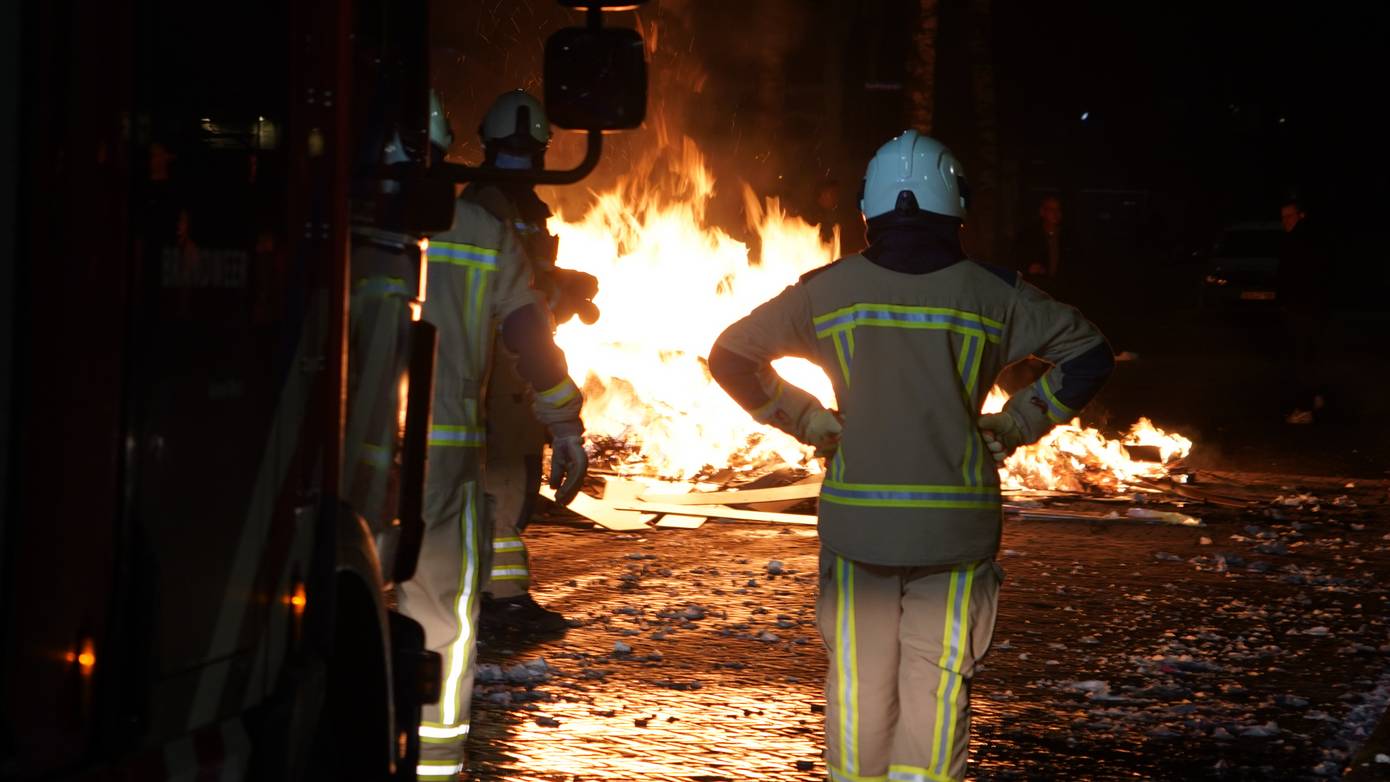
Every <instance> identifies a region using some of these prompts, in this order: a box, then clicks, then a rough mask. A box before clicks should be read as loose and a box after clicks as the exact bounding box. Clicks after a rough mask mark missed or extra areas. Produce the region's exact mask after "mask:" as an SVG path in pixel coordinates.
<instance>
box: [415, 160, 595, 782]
mask: <svg viewBox="0 0 1390 782" xmlns="http://www.w3.org/2000/svg"><path fill="white" fill-rule="evenodd" d="M439 141H440V142H442V143H441V144H440V146H441V147H442V148H440V149H438V150H436V152H437V154H442V153H443V151H444V149H445V148H447V145H448V143H449V142H450V141H452V134H449V135H447V136H446V137H444V138H442V139H440V140H439ZM427 260H428V264H427V268H428V272H427V273H428V279H427V290H428V296H427V297H426V299H425V304H424V313H423V317H424V319H425V320H427V321H429V322H430V323H432V324H434V325H435V327H436V328H437V329H438V331H439V348H438V358H437V361H436V368H435V383H434V398H433V416H432V420H431V423H430V433H429V466H428V470H427V472H426V478H425V510H424V516H425V539H424V543H423V546H422V550H421V552H420V559H419V565H418V567H417V570H416V574H415V577H414V578H413V579H412V580H410V581H407V582H405V583H404V584H402V585H401V587H400V590H399V595H400V608H401V610H402V611H403V612H404V613H405V614H407V615H408V616H410V617H412V618H413V619H415V620H416V621H418V622H419V623H420V624H421V625H423V626H424V628H425V645H426V647H428V648H429V649H432V650H434V651H437V652H439V653H440V654H441V655H442V656H443V660H444V670H443V687H442V692H441V695H440V700H439V703H438V704H436V705H433V706H426V707H425V710H424V719H423V720H422V722H421V726H420V739H421V753H420V754H421V760H420V767H419V769H418V777H419V779H420V780H431V781H433V780H441V781H442V780H452V779H454V778H455V777H457V775H458V773H459V772H460V770H461V769H462V767H463V759H464V748H465V745H466V742H467V739H468V730H469V704H470V701H471V699H472V697H473V677H474V672H475V669H476V656H475V652H476V642H477V625H478V610H479V606H478V601H479V597H480V593H481V587H482V585H483V581H484V580H485V574H486V572H487V571H486V568H487V567H488V566H489V564H490V563H489V560H490V558H491V546H490V543H491V539H492V534H491V529H490V527H491V523H492V519H491V514H490V513H489V512H488V510H487V507H486V503H485V501H484V495H483V492H482V489H481V486H480V482H481V479H482V475H481V472H482V463H483V447H484V435H485V422H484V414H483V409H482V403H483V390H484V388H485V384H486V379H487V371H488V369H489V365H490V363H491V362H492V356H493V347H494V341H495V339H497V338H499V336H500V340H501V342H502V344H504V345H505V346H506V347H507V349H508V350H509V351H511V352H512V353H513V354H514V355H516V356H517V359H516V368H517V372H518V373H519V374H520V376H521V377H523V378H524V379H525V380H526V382H527V383H529V384H530V385H531V387H532V388H534V389H536V394H535V404H534V410H533V412H534V414H535V416H536V418H537V419H538V420H539V421H540V422H541V423H542V424H544V425H545V426H546V427H547V428H548V429H549V432H550V436H551V440H552V456H551V468H550V485H551V487H552V488H555V489H556V490H557V491H556V498H557V500H558V501H559V502H560V503H561V504H567V503H568V502H569V501H570V500H571V499H573V498H574V495H575V494H577V493H578V491H579V487H580V485H581V483H582V482H583V478H584V473H585V471H586V469H587V466H588V461H587V458H586V456H585V454H584V446H583V442H582V435H583V424H582V422H581V421H580V418H579V411H580V408H581V406H582V404H583V397H582V395H581V393H580V391H579V388H578V387H577V386H575V384H574V382H573V381H572V380H570V378H569V372H568V370H567V368H566V366H565V357H564V354H563V353H562V352H561V351H560V350H559V348H557V347H556V346H555V343H554V341H553V339H552V335H551V329H550V319H549V315H548V314H547V313H546V311H545V309H544V308H543V307H542V306H540V305H539V304H538V303H537V301H536V298H535V292H534V291H533V290H532V289H531V287H530V265H529V262H528V261H527V260H526V258H525V255H524V251H523V249H522V247H521V246H520V245H519V244H518V243H517V239H516V236H515V234H514V232H513V230H512V228H511V226H508V225H506V224H505V223H503V222H501V221H499V220H498V219H497V218H495V217H493V216H492V215H491V214H489V213H488V212H487V210H485V209H483V208H482V207H481V206H479V205H477V204H475V203H473V202H471V201H469V200H467V199H462V198H460V199H458V200H457V201H456V202H455V204H454V221H453V225H452V227H451V228H450V229H449V230H448V231H446V232H445V233H442V234H438V235H435V236H432V237H430V240H429V247H428V250H427Z"/></svg>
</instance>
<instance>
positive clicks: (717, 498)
mask: <svg viewBox="0 0 1390 782" xmlns="http://www.w3.org/2000/svg"><path fill="white" fill-rule="evenodd" d="M819 496H820V481H819V480H817V481H816V482H814V483H794V484H792V485H790V486H778V487H776V488H773V489H743V490H741V491H740V490H738V489H735V490H733V491H704V492H691V493H690V494H655V495H647V494H644V495H642V501H643V502H650V503H657V504H661V505H723V504H724V503H726V502H732V503H737V504H742V503H749V502H781V501H784V500H807V499H810V498H812V497H819Z"/></svg>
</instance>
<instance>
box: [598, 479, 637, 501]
mask: <svg viewBox="0 0 1390 782" xmlns="http://www.w3.org/2000/svg"><path fill="white" fill-rule="evenodd" d="M646 488H647V487H646V485H645V484H642V483H638V482H637V481H631V480H628V479H626V478H619V477H617V476H614V477H612V478H604V479H603V501H604V502H605V503H606V504H608V505H617V504H618V503H620V502H632V501H633V500H635V499H637V498H638V497H640V496H642V492H643V490H645V489H646Z"/></svg>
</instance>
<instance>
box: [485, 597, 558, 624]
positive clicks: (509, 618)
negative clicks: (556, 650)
mask: <svg viewBox="0 0 1390 782" xmlns="http://www.w3.org/2000/svg"><path fill="white" fill-rule="evenodd" d="M482 623H483V624H484V625H485V626H487V627H488V628H489V629H491V630H494V631H512V632H520V633H525V634H528V635H552V634H555V633H563V632H564V631H565V630H568V629H569V622H567V621H565V616H564V614H561V613H559V612H558V611H551V610H550V609H548V608H546V607H544V606H542V605H541V604H540V603H537V602H536V599H535V598H533V597H531V594H530V593H529V592H528V593H526V594H524V595H519V596H517V597H502V598H494V597H489V596H486V595H484V596H483V604H482Z"/></svg>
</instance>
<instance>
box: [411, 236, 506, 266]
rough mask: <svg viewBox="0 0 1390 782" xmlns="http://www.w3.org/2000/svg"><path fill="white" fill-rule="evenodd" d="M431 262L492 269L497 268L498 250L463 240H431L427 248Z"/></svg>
mask: <svg viewBox="0 0 1390 782" xmlns="http://www.w3.org/2000/svg"><path fill="white" fill-rule="evenodd" d="M425 255H426V256H427V257H428V258H429V261H430V263H445V264H449V265H450V266H465V267H469V268H473V269H482V270H485V271H492V270H494V269H496V268H497V250H494V249H492V248H491V247H482V246H480V245H476V244H463V243H461V242H441V241H439V240H437V239H431V240H430V246H429V248H428V249H426V250H425Z"/></svg>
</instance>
